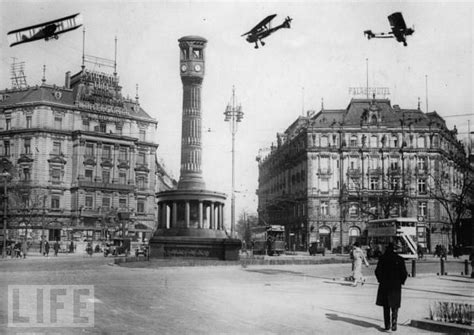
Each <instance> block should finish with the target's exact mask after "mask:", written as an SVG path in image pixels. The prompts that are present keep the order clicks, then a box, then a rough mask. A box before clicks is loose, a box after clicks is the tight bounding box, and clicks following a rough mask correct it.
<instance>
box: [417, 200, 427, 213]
mask: <svg viewBox="0 0 474 335" xmlns="http://www.w3.org/2000/svg"><path fill="white" fill-rule="evenodd" d="M427 208H428V206H427V203H426V202H425V201H422V202H419V203H418V215H421V216H424V217H426V216H427V214H428V211H427Z"/></svg>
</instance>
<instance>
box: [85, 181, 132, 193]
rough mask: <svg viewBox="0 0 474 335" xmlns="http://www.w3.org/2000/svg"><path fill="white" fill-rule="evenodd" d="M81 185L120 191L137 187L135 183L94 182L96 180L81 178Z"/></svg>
mask: <svg viewBox="0 0 474 335" xmlns="http://www.w3.org/2000/svg"><path fill="white" fill-rule="evenodd" d="M79 187H90V188H101V189H108V190H119V191H133V190H134V189H135V185H126V184H114V183H102V182H94V181H89V180H80V181H79Z"/></svg>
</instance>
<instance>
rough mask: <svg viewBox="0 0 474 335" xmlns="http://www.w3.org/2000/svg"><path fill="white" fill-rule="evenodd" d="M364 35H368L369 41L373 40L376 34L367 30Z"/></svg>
mask: <svg viewBox="0 0 474 335" xmlns="http://www.w3.org/2000/svg"><path fill="white" fill-rule="evenodd" d="M364 35H367V39H369V40H370V39H371V38H372V37H375V34H374V33H373V32H372V30H366V31H364Z"/></svg>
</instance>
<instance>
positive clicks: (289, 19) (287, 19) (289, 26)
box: [283, 16, 293, 28]
mask: <svg viewBox="0 0 474 335" xmlns="http://www.w3.org/2000/svg"><path fill="white" fill-rule="evenodd" d="M292 20H293V19H292V18H291V17H289V16H287V17H286V19H285V22H283V28H291V25H290V23H291V21H292Z"/></svg>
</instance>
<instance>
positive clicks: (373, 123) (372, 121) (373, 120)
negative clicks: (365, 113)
mask: <svg viewBox="0 0 474 335" xmlns="http://www.w3.org/2000/svg"><path fill="white" fill-rule="evenodd" d="M370 124H371V125H376V124H377V116H376V115H372V117H371V118H370Z"/></svg>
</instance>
